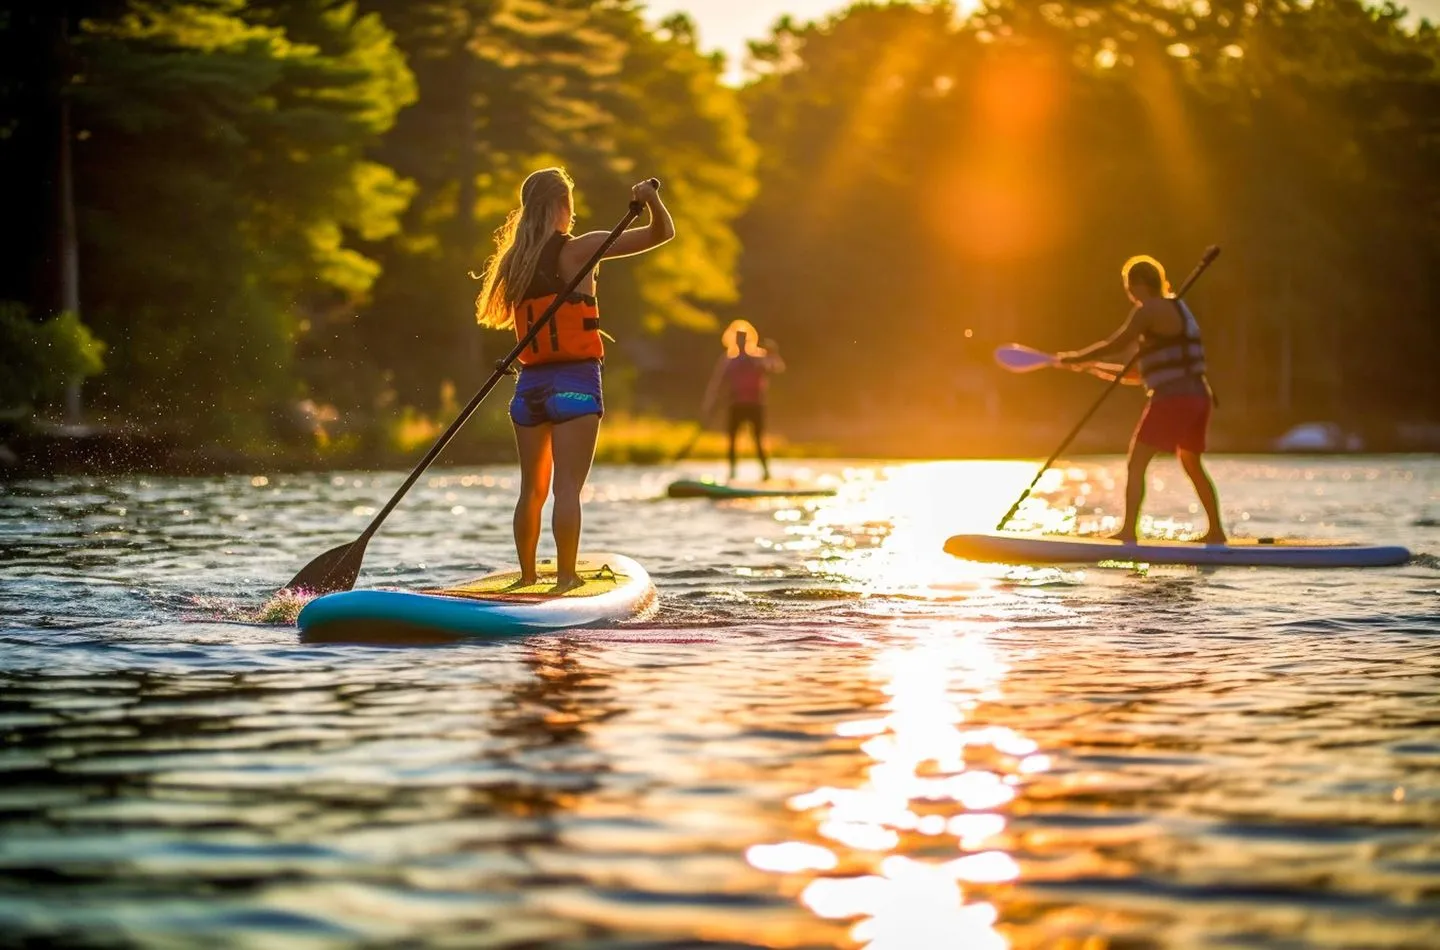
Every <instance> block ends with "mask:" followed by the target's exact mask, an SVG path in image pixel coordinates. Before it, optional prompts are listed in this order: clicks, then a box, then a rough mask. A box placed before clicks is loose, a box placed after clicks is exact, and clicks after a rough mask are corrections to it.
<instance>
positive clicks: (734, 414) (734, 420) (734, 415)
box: [729, 403, 741, 481]
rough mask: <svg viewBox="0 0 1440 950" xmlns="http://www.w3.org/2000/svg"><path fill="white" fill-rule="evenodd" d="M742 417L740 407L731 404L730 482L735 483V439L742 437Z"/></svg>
mask: <svg viewBox="0 0 1440 950" xmlns="http://www.w3.org/2000/svg"><path fill="white" fill-rule="evenodd" d="M740 416H741V412H740V407H739V406H737V405H735V404H734V403H731V404H730V421H729V437H730V480H731V481H734V480H735V439H736V437H737V436H739V435H740Z"/></svg>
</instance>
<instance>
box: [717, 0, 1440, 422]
mask: <svg viewBox="0 0 1440 950" xmlns="http://www.w3.org/2000/svg"><path fill="white" fill-rule="evenodd" d="M754 54H755V55H754V61H753V63H752V69H753V71H754V73H755V75H756V79H755V81H754V82H752V84H751V85H750V86H749V87H748V88H747V89H746V91H745V101H746V106H747V110H748V113H749V116H750V119H751V131H752V134H753V135H754V137H755V139H756V141H757V144H758V145H759V146H760V150H761V155H762V159H761V164H760V171H759V175H760V183H761V185H760V198H759V200H758V201H757V202H756V203H755V204H754V205H753V206H752V208H751V209H750V211H749V212H748V213H747V214H746V216H745V217H744V218H743V219H742V221H741V223H740V226H739V229H740V235H741V239H742V244H743V246H744V255H743V260H742V278H743V279H742V287H743V290H744V301H743V302H744V305H745V308H746V310H747V311H748V314H749V315H750V316H751V317H752V318H753V319H755V320H757V321H758V322H759V323H760V325H761V327H762V329H763V330H764V331H765V332H773V333H775V334H776V335H777V336H780V337H781V338H782V339H783V340H785V341H787V342H789V343H790V344H792V345H791V346H788V347H787V356H789V357H791V359H790V362H791V367H792V374H793V375H795V376H796V377H798V378H797V379H796V380H794V381H793V382H794V383H799V384H800V385H791V386H790V390H791V391H792V392H794V391H798V394H799V395H797V396H796V399H797V401H798V402H800V404H802V405H805V406H806V407H808V408H820V407H824V406H841V407H845V408H846V409H847V410H850V411H854V410H856V409H857V408H858V409H863V408H864V407H866V406H870V407H872V408H875V409H884V410H886V411H887V414H889V416H890V417H891V418H905V417H906V416H905V415H904V413H905V412H906V411H907V407H915V406H920V405H926V404H928V403H929V402H930V401H931V400H932V399H933V396H934V394H935V393H936V391H937V389H942V390H943V389H946V388H948V385H947V384H949V383H950V382H951V381H953V380H954V378H955V375H956V372H957V369H963V368H964V367H967V366H969V367H972V368H973V370H974V372H975V373H976V374H982V373H984V372H988V370H985V369H983V366H984V363H985V362H987V360H988V353H989V349H990V348H991V347H992V346H993V345H995V344H996V343H1000V342H1006V341H1008V340H1010V339H1021V340H1024V341H1026V342H1030V343H1034V344H1036V345H1041V346H1051V347H1057V348H1058V347H1063V346H1071V345H1075V344H1079V343H1082V342H1086V341H1088V340H1090V339H1093V338H1094V337H1095V336H1098V335H1099V334H1101V333H1103V332H1106V331H1107V330H1108V329H1110V328H1111V327H1113V326H1114V325H1115V323H1117V322H1118V320H1119V318H1120V316H1121V315H1122V314H1123V312H1124V307H1125V301H1124V299H1123V297H1122V296H1121V295H1120V287H1119V281H1118V276H1117V272H1118V265H1119V263H1120V262H1121V261H1122V260H1123V259H1124V258H1125V257H1126V256H1128V255H1129V254H1132V253H1137V252H1142V251H1148V252H1151V253H1156V254H1158V255H1159V256H1161V258H1162V259H1163V260H1165V261H1166V262H1167V263H1168V264H1169V265H1170V266H1171V268H1172V269H1173V270H1174V271H1175V274H1174V276H1175V277H1176V279H1178V278H1179V277H1180V276H1182V275H1183V274H1184V272H1185V270H1187V269H1188V267H1189V266H1190V264H1191V262H1192V261H1193V260H1195V259H1196V257H1198V255H1199V252H1200V251H1201V249H1203V248H1204V247H1205V246H1206V245H1208V244H1210V243H1219V244H1221V245H1223V246H1224V247H1225V250H1226V256H1225V257H1224V258H1223V260H1222V262H1221V264H1220V265H1218V266H1217V268H1216V269H1215V271H1214V273H1213V274H1212V275H1211V276H1208V277H1207V278H1206V284H1205V285H1204V288H1203V290H1199V291H1197V301H1198V302H1197V309H1198V310H1199V311H1200V313H1201V315H1202V318H1203V319H1205V322H1206V324H1207V327H1209V329H1210V335H1211V339H1212V350H1214V351H1215V352H1214V353H1213V354H1212V364H1213V366H1214V369H1215V375H1216V376H1217V379H1218V382H1219V384H1220V388H1221V390H1222V391H1223V392H1225V393H1227V394H1228V395H1229V396H1230V397H1231V402H1230V404H1231V405H1232V406H1242V407H1246V408H1250V409H1256V410H1269V409H1274V410H1276V411H1278V412H1289V411H1294V412H1297V413H1298V412H1302V411H1303V412H1305V413H1336V414H1341V413H1344V412H1346V411H1347V410H1354V411H1359V410H1361V409H1364V410H1368V411H1369V412H1371V413H1373V414H1393V415H1406V414H1410V415H1414V414H1419V413H1423V412H1425V411H1428V410H1424V409H1422V408H1421V407H1425V406H1434V405H1436V404H1440V398H1437V397H1440V385H1437V382H1436V377H1435V375H1434V374H1432V373H1428V372H1423V373H1422V372H1416V373H1409V372H1402V373H1396V372H1395V368H1396V367H1397V366H1405V365H1407V364H1409V363H1410V362H1411V361H1412V360H1413V359H1414V358H1415V356H1416V355H1417V354H1422V353H1423V354H1425V357H1426V360H1425V361H1426V362H1427V364H1428V362H1429V361H1431V360H1433V359H1434V358H1435V357H1437V356H1440V329H1437V323H1436V321H1434V320H1433V319H1430V318H1428V317H1422V316H1421V315H1422V314H1430V313H1433V311H1434V309H1435V307H1436V306H1437V303H1440V300H1437V297H1440V287H1437V285H1436V282H1435V279H1434V276H1433V275H1434V274H1435V273H1437V264H1440V261H1437V259H1436V258H1437V255H1440V250H1437V248H1440V241H1437V238H1440V234H1437V230H1440V217H1437V215H1436V213H1435V209H1436V206H1437V196H1440V184H1437V180H1436V178H1435V176H1434V175H1433V172H1426V171H1425V169H1427V168H1428V169H1432V170H1433V169H1434V168H1436V167H1440V164H1437V158H1440V155H1437V153H1436V147H1437V143H1440V139H1437V137H1436V136H1435V129H1436V128H1437V124H1436V119H1437V117H1440V69H1437V63H1440V57H1437V41H1436V34H1435V31H1434V30H1433V29H1431V28H1429V27H1428V26H1426V27H1422V28H1420V29H1419V30H1418V31H1417V30H1413V29H1410V28H1408V27H1406V26H1405V25H1404V20H1403V17H1402V14H1401V12H1400V11H1398V10H1396V9H1395V8H1393V7H1386V8H1383V9H1378V10H1377V9H1372V8H1368V7H1366V6H1364V5H1362V4H1360V3H1357V2H1353V0H1314V2H1286V0H1276V2H1267V3H1261V4H1254V3H1243V2H1239V0H1211V2H1209V3H1205V4H1183V5H1182V4H1173V3H1162V2H1144V0H1113V2H1106V3H1095V2H1073V3H1072V2H1051V3H1044V4H1036V3H1029V2H1021V0H1014V2H1001V3H991V4H989V10H988V11H987V12H986V13H985V14H983V15H980V16H976V17H974V18H962V17H959V16H958V15H957V13H956V11H955V9H954V8H953V7H951V6H949V5H946V4H936V5H928V6H923V7H910V6H907V5H898V4H886V5H878V4H857V5H856V6H854V7H852V8H850V9H849V10H848V11H846V12H844V13H843V14H840V15H837V16H836V17H834V18H832V19H830V20H829V21H826V22H822V23H816V24H805V25H801V24H796V23H793V22H789V21H782V22H781V23H780V24H778V25H777V27H776V28H775V30H774V33H773V35H772V37H771V38H770V39H769V40H768V41H767V42H766V43H763V44H757V45H756V47H755V50H754ZM1381 314H1383V315H1384V321H1385V328H1384V330H1383V331H1382V332H1376V330H1375V329H1374V326H1375V324H1374V321H1375V320H1376V318H1377V317H1379V316H1380V315H1381ZM967 330H969V331H971V333H969V334H967V332H966V331H967ZM797 352H798V353H800V354H803V356H802V357H797V355H796V354H797ZM1076 382H1078V381H1076V380H1069V379H1062V378H1058V377H1057V378H1053V379H1051V380H1048V381H1040V380H1034V381H1033V382H1027V386H1026V393H1027V394H1038V393H1043V394H1044V398H1043V400H1036V401H1035V403H1034V404H1033V408H1034V411H1035V412H1036V413H1037V414H1038V413H1040V412H1042V411H1043V412H1044V413H1047V414H1049V413H1053V412H1054V409H1055V406H1056V405H1057V400H1056V398H1054V397H1056V396H1057V394H1065V393H1070V392H1079V390H1077V389H1073V388H1072V387H1071V384H1072V383H1076ZM1047 384H1048V385H1051V386H1053V387H1054V388H1053V389H1052V390H1050V391H1048V392H1046V391H1045V390H1044V387H1045V386H1046V385H1047ZM1009 392H1010V390H1008V389H1007V394H1008V393H1009ZM894 413H900V415H894Z"/></svg>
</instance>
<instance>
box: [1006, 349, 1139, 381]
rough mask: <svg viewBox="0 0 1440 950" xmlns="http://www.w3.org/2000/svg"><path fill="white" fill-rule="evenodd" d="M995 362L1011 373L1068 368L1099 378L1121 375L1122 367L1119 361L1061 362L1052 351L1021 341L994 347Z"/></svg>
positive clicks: (1111, 377) (1108, 378) (1106, 378)
mask: <svg viewBox="0 0 1440 950" xmlns="http://www.w3.org/2000/svg"><path fill="white" fill-rule="evenodd" d="M995 362H997V363H999V364H1000V365H1001V366H1003V367H1004V368H1005V369H1008V370H1009V371H1010V372H1012V373H1029V372H1033V371H1034V370H1037V369H1046V368H1047V367H1048V368H1051V369H1068V370H1073V371H1075V372H1079V373H1090V374H1092V375H1095V376H1099V377H1100V378H1101V379H1105V380H1111V379H1114V378H1115V377H1116V376H1118V375H1123V374H1122V373H1121V370H1122V369H1124V367H1123V366H1121V365H1120V364H1119V363H1091V364H1090V365H1088V366H1075V365H1072V364H1069V363H1062V362H1060V361H1059V360H1057V359H1056V358H1055V355H1054V354H1053V353H1046V352H1044V351H1042V350H1037V349H1035V348H1034V347H1031V346H1025V345H1024V344H1023V343H1007V344H1005V345H1004V346H997V347H996V348H995Z"/></svg>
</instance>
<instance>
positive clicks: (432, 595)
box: [299, 554, 655, 641]
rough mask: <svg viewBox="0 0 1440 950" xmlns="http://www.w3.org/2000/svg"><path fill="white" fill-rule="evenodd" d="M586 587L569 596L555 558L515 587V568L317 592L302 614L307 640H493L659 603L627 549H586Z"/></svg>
mask: <svg viewBox="0 0 1440 950" xmlns="http://www.w3.org/2000/svg"><path fill="white" fill-rule="evenodd" d="M576 566H577V568H578V570H579V573H580V577H581V579H582V580H583V581H584V582H585V583H584V585H582V586H581V587H578V588H576V589H574V590H569V591H566V592H565V593H563V594H552V593H549V589H550V588H551V587H553V586H554V585H555V562H554V561H553V560H544V561H540V562H539V564H538V565H537V568H538V572H539V575H540V581H539V583H537V584H534V585H532V586H529V587H518V588H517V587H515V584H516V582H517V581H519V579H520V572H519V571H517V570H509V571H497V572H496V573H494V574H486V575H485V576H484V577H480V578H476V579H475V580H473V581H468V582H466V583H464V584H457V585H455V586H453V587H444V588H434V589H429V590H351V591H344V592H342V593H338V594H326V595H325V596H324V597H317V598H316V599H315V600H312V601H310V603H308V604H306V605H305V609H304V610H302V611H300V618H299V624H300V632H301V634H302V635H303V636H304V637H305V639H307V640H332V641H333V640H340V641H374V640H408V641H414V640H433V639H453V638H459V637H478V638H495V637H507V636H515V635H521V634H529V633H543V632H545V631H547V630H569V629H573V628H575V627H593V626H599V625H603V624H608V623H613V622H615V621H617V620H628V619H631V618H634V617H638V616H640V615H642V614H643V613H645V612H646V611H648V610H649V609H651V607H653V606H654V603H655V585H654V584H652V583H651V582H650V575H649V574H647V573H646V572H645V568H643V567H641V566H640V565H639V564H638V563H636V562H635V561H634V560H632V559H630V558H628V557H626V556H625V555H623V554H582V555H581V556H580V558H579V560H578V562H577V565H576Z"/></svg>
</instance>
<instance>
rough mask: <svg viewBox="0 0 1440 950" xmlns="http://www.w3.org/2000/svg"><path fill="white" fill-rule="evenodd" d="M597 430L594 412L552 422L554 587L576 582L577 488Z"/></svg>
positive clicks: (591, 459)
mask: <svg viewBox="0 0 1440 950" xmlns="http://www.w3.org/2000/svg"><path fill="white" fill-rule="evenodd" d="M599 434H600V417H599V416H598V415H588V416H580V417H579V418H577V419H571V420H569V421H568V422H561V423H559V424H557V425H556V426H555V431H554V433H553V434H552V436H551V441H552V442H553V444H554V453H555V510H554V512H553V513H552V514H551V522H550V525H551V528H552V529H553V530H554V532H555V553H556V559H557V560H558V562H559V563H558V567H557V569H556V575H557V576H556V578H555V588H556V590H569V589H570V588H572V587H578V586H580V583H581V581H580V576H579V575H578V574H577V573H576V571H575V561H576V559H577V558H578V557H579V555H580V523H581V515H580V491H581V489H583V488H584V487H585V479H586V478H588V477H589V476H590V465H591V463H592V462H594V460H595V440H596V438H597V437H598V436H599Z"/></svg>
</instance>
